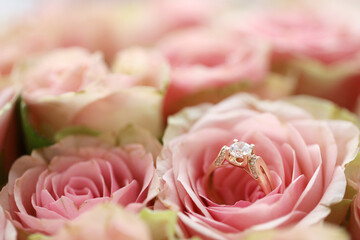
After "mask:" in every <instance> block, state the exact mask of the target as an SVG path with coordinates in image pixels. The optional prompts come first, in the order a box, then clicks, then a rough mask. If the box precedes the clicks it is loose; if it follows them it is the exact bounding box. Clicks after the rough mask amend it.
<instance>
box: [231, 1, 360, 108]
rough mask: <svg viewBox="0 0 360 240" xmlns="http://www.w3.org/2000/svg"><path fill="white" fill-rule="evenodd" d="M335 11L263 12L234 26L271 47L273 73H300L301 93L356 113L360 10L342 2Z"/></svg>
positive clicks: (322, 8)
mask: <svg viewBox="0 0 360 240" xmlns="http://www.w3.org/2000/svg"><path fill="white" fill-rule="evenodd" d="M327 5H329V6H327ZM330 5H331V4H322V5H321V6H320V7H319V6H318V5H316V4H315V3H314V6H311V5H310V6H304V5H300V6H298V5H295V6H292V7H290V8H289V7H287V8H281V7H278V8H276V7H271V8H266V9H257V10H254V11H249V12H248V13H247V14H246V16H243V17H240V18H238V19H237V20H234V19H231V21H230V22H229V25H230V28H232V29H234V27H233V26H235V29H236V31H237V32H238V33H240V35H243V34H246V35H247V36H249V35H250V36H252V37H257V38H259V39H261V40H262V41H265V42H267V43H268V44H270V46H271V48H272V51H271V56H272V62H271V65H272V67H273V68H274V69H277V70H283V69H290V70H292V71H295V72H296V73H297V75H298V78H299V83H298V87H297V90H296V91H297V93H301V94H310V95H314V96H319V97H323V98H327V99H330V100H332V101H335V102H336V103H337V104H339V105H341V106H344V107H347V108H349V109H350V110H354V107H355V104H356V99H357V98H358V97H359V96H360V81H359V78H360V71H359V66H360V25H359V24H355V23H356V22H359V18H358V15H359V12H360V9H359V8H358V7H357V6H352V7H351V8H352V9H349V7H343V6H342V5H344V4H343V2H342V1H341V2H340V1H339V4H337V5H336V6H335V7H333V8H330ZM234 22H236V23H235V24H234Z"/></svg>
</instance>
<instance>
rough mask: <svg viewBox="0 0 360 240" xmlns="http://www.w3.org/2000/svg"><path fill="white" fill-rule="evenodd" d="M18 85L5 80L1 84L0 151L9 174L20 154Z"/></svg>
mask: <svg viewBox="0 0 360 240" xmlns="http://www.w3.org/2000/svg"><path fill="white" fill-rule="evenodd" d="M18 93H19V90H18V87H17V86H15V85H13V84H11V83H9V82H8V81H6V80H4V81H2V82H1V84H0V152H1V154H3V158H2V160H1V161H4V162H3V163H2V164H3V167H4V169H3V170H5V172H2V174H7V172H8V171H9V169H10V166H11V164H12V163H13V162H14V161H15V160H16V158H17V156H18V150H19V149H18V148H19V143H18V142H17V140H18V139H17V134H18V128H17V125H16V114H15V103H16V99H17V97H18Z"/></svg>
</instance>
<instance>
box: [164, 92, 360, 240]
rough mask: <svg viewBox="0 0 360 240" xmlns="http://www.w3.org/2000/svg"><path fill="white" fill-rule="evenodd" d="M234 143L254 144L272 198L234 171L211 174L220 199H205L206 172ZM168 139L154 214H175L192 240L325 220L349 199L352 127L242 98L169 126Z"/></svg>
mask: <svg viewBox="0 0 360 240" xmlns="http://www.w3.org/2000/svg"><path fill="white" fill-rule="evenodd" d="M234 138H236V139H239V141H245V142H247V143H252V144H254V145H255V154H256V155H258V156H261V157H262V158H263V159H264V161H265V162H266V164H267V166H268V167H269V169H270V172H271V175H272V179H273V181H274V185H275V186H274V189H273V190H272V192H271V193H269V194H268V195H266V194H264V192H263V190H262V189H261V187H260V186H259V185H258V183H257V182H256V181H255V180H253V178H251V177H250V176H249V175H248V174H247V173H246V172H245V171H244V170H242V169H241V168H236V167H227V168H220V169H218V170H216V171H215V172H214V174H213V177H212V180H211V181H212V186H213V189H214V191H215V192H216V195H217V197H216V198H215V197H214V196H213V195H212V193H209V192H208V191H207V187H206V185H207V184H209V182H206V181H209V179H206V178H205V177H206V172H207V168H208V167H209V165H210V164H211V163H212V162H213V161H214V159H215V158H216V156H217V154H218V152H219V151H220V149H221V147H222V146H223V145H228V144H230V143H231V141H232V139H234ZM164 139H165V146H164V149H163V151H162V154H161V155H160V157H159V158H158V160H157V168H158V169H159V174H160V176H161V177H162V191H161V193H160V195H159V202H158V203H157V206H158V207H160V208H162V207H169V208H171V209H176V210H178V211H179V218H180V219H181V221H182V223H183V226H184V227H183V229H184V231H186V232H187V234H188V235H189V236H192V235H200V236H202V237H206V238H208V239H228V238H232V237H235V236H237V237H240V236H241V235H242V234H243V232H245V231H247V230H249V229H258V230H259V229H262V230H263V229H272V228H276V227H284V226H291V225H294V224H297V225H299V226H308V225H312V224H314V223H317V222H321V221H322V220H324V219H325V217H326V216H328V215H329V213H330V208H329V207H330V206H331V205H332V204H334V203H338V202H340V201H341V200H342V199H343V197H344V193H345V187H346V179H345V174H344V165H345V164H347V163H348V162H350V161H351V160H352V159H353V158H354V154H355V153H356V152H357V150H358V149H357V148H358V141H359V130H358V128H357V127H356V126H355V125H354V124H352V123H351V122H347V121H340V120H338V121H335V120H332V121H331V120H317V119H315V118H314V117H313V116H312V114H311V112H307V111H306V110H304V109H302V108H299V107H296V106H294V105H291V104H289V103H285V102H268V101H260V100H258V99H256V98H255V97H253V96H250V95H241V94H240V95H235V96H233V97H230V98H228V99H226V100H224V101H222V102H220V103H219V104H217V105H213V106H210V105H209V106H203V107H199V108H197V107H194V108H190V109H187V110H185V111H183V112H181V113H179V115H176V116H175V117H173V118H170V120H169V127H168V130H167V131H166V134H165V137H164ZM245 219H246V220H245ZM237 234H239V235H237Z"/></svg>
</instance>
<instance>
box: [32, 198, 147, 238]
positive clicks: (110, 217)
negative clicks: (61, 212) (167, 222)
mask: <svg viewBox="0 0 360 240" xmlns="http://www.w3.org/2000/svg"><path fill="white" fill-rule="evenodd" d="M29 239H30V240H57V239H58V240H63V239H68V240H71V239H74V240H78V239H88V240H90V239H94V240H98V239H108V240H116V239H124V240H135V239H137V240H150V239H151V235H150V231H149V229H148V227H147V226H146V224H145V222H144V221H142V220H141V219H140V218H139V217H138V216H136V215H135V214H134V213H131V212H127V211H125V210H124V209H122V208H120V207H118V206H116V205H112V204H101V205H99V206H97V207H94V208H93V209H92V210H90V211H88V212H86V213H84V214H83V215H81V216H80V217H78V218H77V219H75V220H74V221H71V222H69V223H67V224H66V225H64V227H63V228H61V229H60V230H59V231H58V232H57V233H56V234H55V235H53V236H50V237H47V236H43V235H32V236H31V237H30V238H29Z"/></svg>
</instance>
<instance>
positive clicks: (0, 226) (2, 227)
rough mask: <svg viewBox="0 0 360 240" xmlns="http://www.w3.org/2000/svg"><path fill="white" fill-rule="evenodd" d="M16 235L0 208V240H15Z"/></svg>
mask: <svg viewBox="0 0 360 240" xmlns="http://www.w3.org/2000/svg"><path fill="white" fill-rule="evenodd" d="M16 235H17V233H16V229H15V227H14V226H13V225H12V223H11V222H10V221H9V220H7V219H6V217H5V215H4V212H3V209H2V208H1V206H0V240H16Z"/></svg>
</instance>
